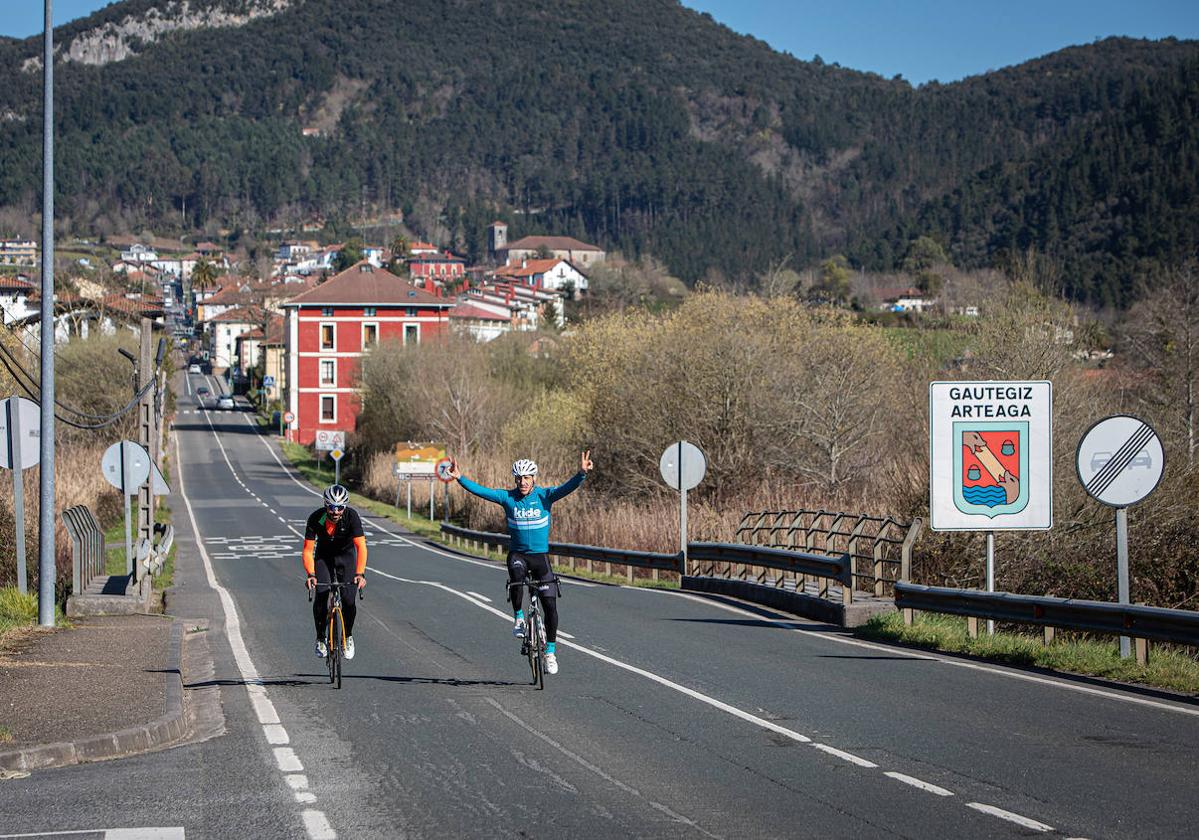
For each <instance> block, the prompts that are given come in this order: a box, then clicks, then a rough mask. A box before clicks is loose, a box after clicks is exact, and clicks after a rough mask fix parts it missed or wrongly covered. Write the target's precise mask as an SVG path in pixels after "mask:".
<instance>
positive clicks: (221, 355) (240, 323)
mask: <svg viewBox="0 0 1199 840" xmlns="http://www.w3.org/2000/svg"><path fill="white" fill-rule="evenodd" d="M263 319H264V316H263V313H262V310H261V309H251V308H241V307H238V308H237V309H231V310H229V311H228V312H225V313H224V314H222V315H218V316H217V317H216V318H213V319H212V320H211V321H210V322H209V323H210V324H211V325H212V345H211V347H210V351H211V359H212V366H213V368H228V367H232V366H233V359H234V356H235V355H236V354H237V338H238V336H240V335H244V334H245V333H248V332H250V331H251V330H253V329H255V328H257V327H261V326H262V322H263Z"/></svg>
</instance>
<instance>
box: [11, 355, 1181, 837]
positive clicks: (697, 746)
mask: <svg viewBox="0 0 1199 840" xmlns="http://www.w3.org/2000/svg"><path fill="white" fill-rule="evenodd" d="M190 378H191V380H192V382H191V383H190V387H188V386H185V388H184V393H183V394H182V396H181V397H180V406H181V409H183V410H184V412H186V413H181V414H180V416H179V419H178V421H177V424H176V430H177V435H178V443H179V461H180V463H179V464H178V465H177V468H176V469H173V470H172V478H173V480H174V484H175V486H174V488H173V489H174V491H175V493H174V495H173V497H172V499H171V505H172V509H173V510H174V513H175V517H176V526H177V533H178V535H179V536H178V539H179V542H180V555H179V557H180V560H179V564H178V565H179V567H180V568H179V572H178V574H177V579H178V582H179V586H178V591H177V593H176V595H175V598H174V601H173V602H172V603H173V607H172V609H173V611H174V612H176V614H180V615H186V616H189V617H195V618H197V619H204V620H208V621H209V622H210V624H211V629H210V630H209V631H208V634H207V637H208V642H209V645H210V648H211V652H212V656H213V671H214V675H213V678H212V680H211V681H206V682H210V683H212V684H215V685H218V686H219V692H220V703H221V710H222V711H223V717H224V724H223V732H222V733H221V734H215V735H213V737H208V738H207V739H206V740H203V741H201V742H199V743H195V744H191V745H187V746H182V747H177V748H174V749H171V750H167V751H164V752H161V753H156V754H151V755H145V756H140V757H135V758H130V759H124V760H121V761H116V762H108V763H104V764H97V765H90V766H81V767H74V768H64V769H61V770H54V771H46V772H42V773H37V774H34V775H33V776H31V777H29V778H27V779H19V780H9V781H0V816H2V819H0V837H3V836H4V835H7V834H16V833H22V832H24V833H29V832H37V831H43V832H44V831H50V830H54V831H68V830H77V831H78V830H97V829H104V828H118V827H172V828H175V829H181V830H182V832H183V833H181V834H179V835H177V836H186V837H187V838H194V837H214V838H215V837H304V836H310V837H333V836H337V837H344V838H352V837H476V836H501V837H516V836H529V837H578V836H586V837H628V836H649V837H695V836H700V837H824V838H827V837H893V836H897V837H912V838H918V837H934V836H935V837H1016V836H1028V835H1032V834H1043V835H1046V836H1063V837H1093V838H1099V837H1138V838H1140V837H1150V836H1152V837H1184V836H1186V837H1190V836H1193V835H1194V831H1195V829H1194V823H1195V817H1196V811H1197V808H1196V805H1195V801H1194V791H1195V789H1196V782H1197V781H1199V772H1197V771H1196V769H1195V760H1194V756H1195V755H1197V754H1199V752H1197V750H1196V748H1197V747H1199V705H1193V704H1192V705H1188V704H1185V703H1180V702H1175V701H1173V700H1171V699H1169V698H1167V697H1163V696H1160V695H1156V694H1152V693H1146V692H1135V691H1122V690H1116V689H1112V688H1111V687H1108V686H1104V685H1099V684H1096V683H1092V682H1087V681H1070V680H1064V679H1057V678H1052V677H1046V676H1044V675H1039V674H1031V673H1028V672H1020V671H1014V670H1009V669H1003V668H998V667H993V666H989V665H984V664H981V663H976V662H971V661H967V660H959V659H954V658H950V657H940V656H929V655H923V654H916V653H913V652H911V651H907V650H902V649H898V648H891V647H887V646H883V645H875V644H867V643H862V642H859V641H857V640H854V639H852V638H849V637H847V636H845V635H844V634H843V633H841V632H840V631H838V630H837V629H835V628H831V627H828V626H826V625H820V624H815V623H808V622H804V621H797V620H794V619H788V618H787V617H786V616H780V615H778V614H775V613H771V612H769V611H763V610H758V609H756V608H753V607H750V606H748V605H744V604H738V603H734V602H731V601H720V600H713V599H707V598H701V597H697V596H691V595H685V594H680V593H672V592H664V591H655V590H644V589H633V588H626V587H614V586H597V585H592V584H585V583H572V582H567V583H565V584H564V595H563V598H562V600H561V602H560V612H561V614H562V626H561V630H562V631H565V632H566V633H568V634H570V636H571V637H572V638H570V639H565V638H561V639H560V641H559V661H560V664H561V672H560V673H559V674H558V675H557V676H555V677H549V678H547V688H546V690H545V691H536V690H534V689H533V688H532V687H530V686H529V685H528V684H527V677H528V668H527V665H526V663H525V661H524V660H523V658H521V657H520V656H519V650H518V644H517V642H515V640H513V639H512V637H511V635H510V618H509V617H508V612H507V608H506V605H505V604H504V603H503V598H504V580H505V578H504V574H503V572H502V570H501V568H500V567H499V566H498V565H496V564H492V563H486V562H481V561H477V560H471V559H468V558H463V557H460V556H456V555H454V554H453V553H451V552H446V551H442V550H439V549H435V548H431V547H427V546H423V545H421V544H419V543H417V542H416V541H414V540H412V539H409V538H405V537H404V536H402V533H401V531H400V530H399V529H398V528H396V527H394V526H392V525H390V524H387V523H384V522H378V521H375V520H368V532H369V540H370V544H371V553H370V566H371V572H370V574H369V580H370V584H369V587H368V596H367V599H366V600H365V601H364V602H363V604H362V606H361V607H360V610H359V617H358V624H357V627H356V628H355V634H354V635H355V640H356V643H357V651H358V655H357V656H356V658H355V659H354V660H353V661H352V662H349V663H347V664H346V668H345V672H346V679H345V687H344V688H343V689H342V690H341V691H335V690H333V689H331V688H330V686H329V685H328V684H327V682H326V681H325V675H324V667H323V663H322V662H321V661H320V660H318V659H317V658H316V657H314V656H313V653H312V637H313V629H312V622H311V614H310V611H309V609H310V608H309V606H308V603H307V601H306V599H305V595H304V592H303V589H302V581H301V572H300V566H299V545H300V537H299V536H298V532H299V531H300V530H301V529H302V527H303V520H304V519H305V517H306V516H307V514H308V513H309V512H311V511H312V510H313V509H315V508H316V507H317V506H318V505H319V498H318V496H317V495H315V493H314V492H313V491H312V490H311V489H310V488H308V487H307V486H306V485H304V484H302V482H300V481H297V480H296V479H295V478H294V477H293V476H292V473H291V471H290V470H289V469H287V468H285V467H284V466H283V463H282V462H281V456H280V455H279V453H278V451H277V449H276V448H275V445H274V443H273V442H272V440H271V439H270V438H268V437H263V436H261V435H260V434H258V432H257V429H256V428H255V427H254V425H253V423H252V419H251V418H250V417H249V415H245V414H241V413H237V412H207V411H204V410H197V406H196V404H195V403H194V399H193V398H192V397H190V396H189V395H188V391H190V390H192V389H194V387H195V386H196V385H198V384H200V383H201V382H202V381H204V380H206V379H209V378H208V377H202V376H196V375H193V376H191V377H190ZM208 387H209V388H210V389H211V390H212V391H213V393H218V392H219V391H220V389H219V388H217V387H214V385H213V384H211V383H209V384H208ZM601 468H602V466H601ZM181 478H182V482H181V481H180V479H181ZM184 490H185V491H186V492H185V493H184V492H181V491H184ZM582 504H585V503H584V502H582V501H581V499H580V497H576V498H574V499H569V500H566V501H564V502H562V503H560V507H559V508H558V510H559V511H563V510H565V511H569V515H580V514H583V513H585V511H583V510H581V509H579V507H578V506H579V505H582ZM572 505H575V508H573V509H572V508H571V506H572ZM193 519H194V523H195V529H196V533H198V535H199V537H200V540H201V542H202V548H203V551H201V550H200V548H201V546H200V545H198V544H197V541H196V533H193V525H192V521H193ZM212 582H215V583H216V584H217V585H219V586H220V587H221V588H222V590H223V593H218V592H217V591H216V590H214V589H213V588H212V586H211V585H210V584H211V583H212ZM96 836H103V835H101V834H97V835H96ZM134 836H138V835H134ZM144 836H147V837H148V836H153V835H150V834H146V835H144ZM162 836H168V835H162Z"/></svg>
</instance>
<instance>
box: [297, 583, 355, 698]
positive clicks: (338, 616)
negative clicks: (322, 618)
mask: <svg viewBox="0 0 1199 840" xmlns="http://www.w3.org/2000/svg"><path fill="white" fill-rule="evenodd" d="M350 586H357V584H356V583H352V582H351V583H341V582H340V581H339V582H337V583H318V584H317V585H316V589H327V590H329V594H328V596H327V597H328V598H329V608H328V609H329V626H328V628H327V629H326V630H325V664H326V665H327V666H329V683H330V685H333V686H335V687H336V688H341V660H342V659H343V658H344V657H345V650H346V620H345V615H344V614H343V613H342V609H341V590H342V589H345V588H347V587H350ZM315 591H316V590H314V589H309V590H308V601H309V603H311V602H312V595H313V593H314V592H315ZM364 594H365V593H364V592H361V591H360V592H359V593H358V597H359V598H361V597H363V595H364Z"/></svg>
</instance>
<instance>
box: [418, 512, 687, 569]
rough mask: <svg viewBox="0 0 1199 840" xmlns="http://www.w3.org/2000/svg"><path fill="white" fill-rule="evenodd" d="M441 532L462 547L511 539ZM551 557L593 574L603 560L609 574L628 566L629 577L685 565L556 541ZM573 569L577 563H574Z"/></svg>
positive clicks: (678, 559) (665, 557)
mask: <svg viewBox="0 0 1199 840" xmlns="http://www.w3.org/2000/svg"><path fill="white" fill-rule="evenodd" d="M441 532H442V533H443V534H445V535H446V536H448V537H450V538H451V539H453V540H455V541H456V542H457V544H458V545H459V546H461V545H462V544H463V543H473V544H475V546H476V547H478V546H488V547H494V548H505V549H506V548H507V547H508V545H509V544H510V542H511V540H510V539H509V537H508V535H507V534H496V533H492V532H491V531H472V530H471V529H469V528H459V527H458V526H457V525H446V524H443V525H442V526H441ZM549 548H550V550H549V552H548V553H549V554H552V555H554V556H555V557H568V558H571V559H572V560H576V559H577V560H586V561H587V569H588V571H592V563H593V562H595V561H599V562H601V563H606V564H607V566H608V569H607V573H608V574H611V573H612V564H613V563H615V564H617V565H620V566H627V567H628V575H629V578H630V579H632V570H633V569H634V568H638V569H652V570H654V571H657V572H678V571H679V569H680V568H681V566H682V554H681V553H680V554H661V553H658V552H653V551H631V550H625V549H621V548H607V547H605V546H599V545H577V544H575V543H559V542H552V543H550V544H549ZM572 567H573V563H572Z"/></svg>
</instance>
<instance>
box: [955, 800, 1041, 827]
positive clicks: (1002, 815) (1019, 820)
mask: <svg viewBox="0 0 1199 840" xmlns="http://www.w3.org/2000/svg"><path fill="white" fill-rule="evenodd" d="M966 807H967V808H973V809H974V810H975V811H982V812H983V813H984V814H989V815H991V816H992V817H999V819H1001V820H1007V821H1008V822H1011V823H1015V824H1016V825H1018V826H1021V827H1023V828H1027V829H1031V830H1032V831H1042V832H1043V831H1053V826H1051V825H1045V823H1043V822H1037V821H1036V820H1032V819H1029V818H1028V817H1022V816H1020V815H1019V814H1013V813H1012V812H1011V811H1005V810H1003V809H1002V808H996V807H995V806H994V805H984V804H983V803H981V802H967V803H966Z"/></svg>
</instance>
